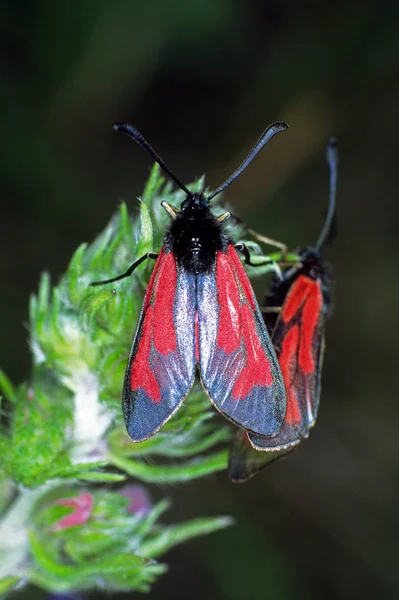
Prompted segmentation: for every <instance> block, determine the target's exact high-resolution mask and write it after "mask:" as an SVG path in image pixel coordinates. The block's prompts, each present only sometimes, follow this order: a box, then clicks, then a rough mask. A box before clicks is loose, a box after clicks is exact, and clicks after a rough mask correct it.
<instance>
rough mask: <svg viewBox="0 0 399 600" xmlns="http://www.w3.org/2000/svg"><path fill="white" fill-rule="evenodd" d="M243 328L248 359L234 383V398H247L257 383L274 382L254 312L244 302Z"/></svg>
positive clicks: (263, 384)
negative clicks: (257, 329)
mask: <svg viewBox="0 0 399 600" xmlns="http://www.w3.org/2000/svg"><path fill="white" fill-rule="evenodd" d="M241 329H242V336H243V338H244V352H245V353H246V356H247V360H246V364H245V365H244V366H243V368H242V370H241V373H240V374H239V376H238V377H237V379H236V382H235V384H234V387H233V390H232V397H233V400H242V399H244V398H246V397H247V396H248V394H249V393H250V391H251V389H252V388H253V387H254V386H256V385H262V386H267V387H268V386H270V385H272V384H273V377H272V374H271V371H270V361H269V360H268V358H267V357H266V354H265V351H264V349H263V347H262V344H261V341H260V339H259V336H258V334H257V332H256V325H255V320H254V315H253V312H252V311H251V309H250V308H249V307H248V305H247V304H243V305H242V308H241Z"/></svg>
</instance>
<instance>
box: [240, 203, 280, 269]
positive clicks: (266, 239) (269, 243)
mask: <svg viewBox="0 0 399 600" xmlns="http://www.w3.org/2000/svg"><path fill="white" fill-rule="evenodd" d="M231 217H232V219H233V220H234V221H235V222H236V223H237V225H241V226H242V227H244V229H245V231H247V232H248V233H249V234H250V235H252V237H254V238H255V239H256V240H258V242H262V244H266V245H267V246H274V247H275V248H279V249H280V250H281V258H282V259H284V258H285V256H286V254H287V252H288V247H287V246H286V245H285V244H283V243H282V242H279V241H277V240H274V239H273V238H269V237H266V236H265V235H262V234H260V233H258V232H257V231H255V230H254V229H252V227H248V225H247V224H246V223H245V222H244V221H243V220H242V219H240V217H237V216H236V215H233V214H232V215H231Z"/></svg>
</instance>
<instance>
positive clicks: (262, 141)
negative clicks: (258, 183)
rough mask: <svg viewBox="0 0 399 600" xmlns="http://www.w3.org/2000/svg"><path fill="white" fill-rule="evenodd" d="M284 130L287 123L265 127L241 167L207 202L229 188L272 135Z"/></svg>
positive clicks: (286, 127)
mask: <svg viewBox="0 0 399 600" xmlns="http://www.w3.org/2000/svg"><path fill="white" fill-rule="evenodd" d="M286 129H288V125H287V123H272V124H271V125H269V127H267V128H266V129H265V131H264V132H263V133H262V135H261V136H260V138H259V139H258V141H257V142H256V144H255V146H254V147H253V148H252V150H251V152H250V153H249V154H248V156H247V158H245V159H244V161H243V162H242V163H241V165H240V166H239V167H238V169H237V170H236V171H234V173H233V174H232V175H230V177H229V178H228V179H226V181H225V182H224V183H222V185H220V186H219V187H218V188H217V189H216V190H215V191H214V192H212V194H210V195H209V196H208V197H207V201H208V202H209V201H210V200H212V198H214V197H215V196H216V195H217V194H220V192H222V191H223V190H225V189H226V188H227V186H229V185H230V183H232V182H233V181H234V179H236V178H237V177H238V176H239V175H241V173H242V172H243V171H244V169H246V168H247V166H248V165H249V163H250V162H251V161H252V160H253V159H254V158H255V156H256V155H257V154H258V152H259V150H261V149H262V148H263V146H264V145H265V144H267V142H269V141H270V140H271V139H272V137H273V136H274V135H276V133H280V131H285V130H286Z"/></svg>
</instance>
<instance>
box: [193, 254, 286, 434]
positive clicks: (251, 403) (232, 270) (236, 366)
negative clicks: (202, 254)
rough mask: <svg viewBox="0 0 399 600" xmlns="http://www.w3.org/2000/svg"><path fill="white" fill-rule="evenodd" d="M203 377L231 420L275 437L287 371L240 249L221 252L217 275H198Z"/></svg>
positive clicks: (255, 431)
mask: <svg viewBox="0 0 399 600" xmlns="http://www.w3.org/2000/svg"><path fill="white" fill-rule="evenodd" d="M198 332H199V343H198V346H199V364H200V375H201V381H202V383H203V386H204V388H205V390H206V391H207V393H208V395H209V397H210V399H211V401H212V402H213V403H214V404H215V406H216V407H217V408H218V409H219V410H220V411H221V412H222V413H223V414H224V415H225V416H226V417H227V418H228V419H230V420H231V421H233V422H235V423H236V424H238V425H240V426H241V427H243V428H245V429H247V430H249V431H251V432H252V433H254V434H259V435H265V436H273V435H275V434H276V433H277V432H278V430H279V428H280V426H281V423H282V421H283V419H284V415H285V408H286V396H285V388H284V383H283V377H282V373H281V370H280V367H279V364H278V361H277V357H276V354H275V351H274V348H273V345H272V343H271V340H270V337H269V334H268V333H267V330H266V327H265V324H264V321H263V318H262V315H261V313H260V310H259V307H258V305H257V303H256V300H255V296H254V293H253V291H252V288H251V285H250V283H249V280H248V277H247V275H246V273H245V270H244V268H243V266H242V263H241V261H240V259H239V257H238V254H237V252H236V250H235V248H234V247H233V246H232V245H231V244H229V245H228V248H227V250H226V252H221V251H219V252H218V253H217V256H216V261H215V268H214V271H213V272H212V273H207V274H200V275H198Z"/></svg>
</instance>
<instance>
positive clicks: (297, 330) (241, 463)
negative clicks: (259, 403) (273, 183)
mask: <svg viewBox="0 0 399 600" xmlns="http://www.w3.org/2000/svg"><path fill="white" fill-rule="evenodd" d="M327 162H328V165H329V169H330V199H329V209H328V214H327V217H326V220H325V223H324V226H323V229H322V231H321V233H320V236H319V239H318V241H317V243H316V245H315V246H314V247H309V248H304V249H302V250H300V251H299V256H300V265H299V266H297V265H294V266H292V267H291V268H289V269H288V270H287V271H285V273H284V274H283V276H282V279H280V278H278V277H275V278H274V279H273V280H272V284H271V286H270V290H269V292H268V293H267V296H266V301H265V308H264V318H265V323H266V325H267V327H268V330H269V331H270V332H272V341H273V345H274V347H275V350H276V353H277V357H278V360H279V364H280V367H281V371H282V374H283V378H284V383H285V387H286V392H287V407H286V413H285V416H284V420H283V423H282V425H281V427H280V429H279V431H278V432H277V434H276V435H274V436H272V437H264V436H259V435H254V434H253V433H250V432H249V433H248V434H247V433H246V432H243V431H242V430H240V431H237V432H236V433H235V436H234V439H233V442H232V446H231V449H230V458H229V474H230V477H231V479H233V480H234V481H245V480H246V479H248V478H249V477H250V476H251V475H253V474H254V473H255V472H256V471H258V470H259V469H261V468H263V467H264V466H266V465H267V464H269V463H270V462H273V461H274V460H276V459H277V458H280V457H281V456H285V455H286V454H288V453H289V452H291V451H292V450H293V449H294V448H295V446H296V445H297V444H299V442H300V441H301V440H302V439H303V438H306V437H308V435H309V430H310V428H311V427H313V425H314V424H315V421H316V416H317V410H318V407H319V401H320V390H321V387H320V381H321V369H322V363H323V352H324V324H325V319H326V318H327V317H328V316H329V312H330V307H331V276H330V271H329V269H328V267H327V266H326V264H325V263H324V262H323V260H322V257H321V252H322V249H323V247H324V245H325V242H326V240H327V238H328V236H329V233H330V229H331V226H332V223H333V219H334V215H335V197H336V182H337V165H338V158H337V150H336V143H335V140H333V139H331V140H330V141H329V144H328V146H327ZM276 307H281V310H280V311H279V312H275V309H276Z"/></svg>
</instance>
